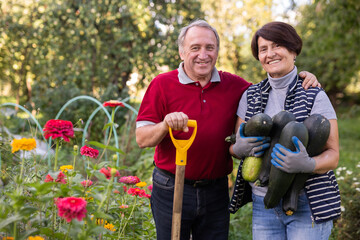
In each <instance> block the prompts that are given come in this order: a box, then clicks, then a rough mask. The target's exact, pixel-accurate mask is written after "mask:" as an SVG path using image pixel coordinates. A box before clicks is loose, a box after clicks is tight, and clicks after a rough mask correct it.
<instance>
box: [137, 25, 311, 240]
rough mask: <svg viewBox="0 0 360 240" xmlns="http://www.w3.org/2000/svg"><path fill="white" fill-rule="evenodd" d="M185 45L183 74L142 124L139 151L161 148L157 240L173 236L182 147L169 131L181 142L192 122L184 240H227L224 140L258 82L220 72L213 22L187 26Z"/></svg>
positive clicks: (228, 164)
mask: <svg viewBox="0 0 360 240" xmlns="http://www.w3.org/2000/svg"><path fill="white" fill-rule="evenodd" d="M178 45H179V54H180V57H181V60H182V62H181V63H180V65H179V68H178V69H176V70H173V71H170V72H167V73H163V74H160V75H158V76H157V77H155V78H154V79H153V81H152V82H151V83H150V85H149V87H148V89H147V91H146V94H145V96H144V99H143V101H142V103H141V106H140V110H139V114H138V118H137V128H136V141H137V143H138V145H139V146H140V147H141V148H143V147H155V146H156V149H155V155H154V163H155V165H156V166H155V168H154V172H153V191H152V196H151V207H152V212H153V216H154V220H155V224H156V232H157V239H164V240H165V239H166V240H167V239H170V236H171V222H172V206H173V194H174V182H175V179H174V175H175V169H176V165H175V155H176V149H175V147H174V145H173V143H172V141H171V138H170V136H169V127H171V128H172V130H174V137H175V138H176V139H188V138H189V137H190V135H191V132H192V131H191V129H189V128H188V127H187V121H188V119H194V120H196V121H197V135H196V137H195V140H194V142H193V144H192V146H191V147H190V149H189V150H188V152H187V165H186V171H185V184H184V195H183V207H182V221H181V239H190V235H192V239H194V240H196V239H206V240H210V239H216V240H221V239H224V240H225V239H228V231H229V210H228V204H229V192H228V179H227V175H228V174H229V173H231V171H232V169H233V162H232V158H231V155H230V154H229V146H230V145H229V143H226V142H225V140H224V139H225V138H226V136H228V135H230V134H231V133H232V132H233V131H234V127H235V123H236V111H237V106H238V103H239V100H240V98H241V96H242V94H243V92H244V91H245V90H246V89H247V88H248V87H249V86H250V85H251V84H250V83H248V82H246V81H245V80H244V79H242V78H241V77H239V76H236V75H234V74H231V73H228V72H223V71H218V70H217V69H216V68H215V64H216V61H217V57H218V51H219V35H218V33H217V31H216V30H215V29H214V28H213V27H212V26H210V25H209V24H208V23H207V22H206V21H203V20H196V21H194V22H192V23H191V24H189V25H188V26H186V27H184V28H183V29H182V30H181V32H180V34H179V37H178ZM307 75H308V76H309V78H310V84H311V83H313V82H314V85H316V84H317V80H316V78H315V77H314V76H313V75H311V74H309V73H308V74H307ZM259 144H260V147H261V144H265V143H259ZM258 147H259V146H258ZM264 147H265V146H264Z"/></svg>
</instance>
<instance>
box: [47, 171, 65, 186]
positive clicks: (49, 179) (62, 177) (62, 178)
mask: <svg viewBox="0 0 360 240" xmlns="http://www.w3.org/2000/svg"><path fill="white" fill-rule="evenodd" d="M44 182H54V179H53V178H52V177H51V176H50V174H48V175H46V177H45V180H44ZM55 182H58V183H61V184H66V176H65V174H64V173H63V172H59V174H58V176H57V178H56V180H55Z"/></svg>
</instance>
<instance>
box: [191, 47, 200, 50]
mask: <svg viewBox="0 0 360 240" xmlns="http://www.w3.org/2000/svg"><path fill="white" fill-rule="evenodd" d="M191 50H192V51H197V50H199V47H192V48H191Z"/></svg>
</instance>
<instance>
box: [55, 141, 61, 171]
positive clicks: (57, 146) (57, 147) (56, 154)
mask: <svg viewBox="0 0 360 240" xmlns="http://www.w3.org/2000/svg"><path fill="white" fill-rule="evenodd" d="M59 143H60V139H59V138H57V139H56V149H55V163H54V172H56V170H57V161H58V153H59Z"/></svg>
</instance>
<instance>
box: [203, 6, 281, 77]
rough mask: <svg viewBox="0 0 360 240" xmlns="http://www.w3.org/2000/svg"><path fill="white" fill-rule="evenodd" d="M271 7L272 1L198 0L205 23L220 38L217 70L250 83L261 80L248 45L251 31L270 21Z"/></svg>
mask: <svg viewBox="0 0 360 240" xmlns="http://www.w3.org/2000/svg"><path fill="white" fill-rule="evenodd" d="M273 7H274V4H273V1H272V0H251V1H227V0H202V9H203V11H204V13H205V14H206V20H207V21H208V22H209V23H210V24H211V25H213V26H214V27H215V28H216V29H217V31H218V33H219V35H220V52H219V59H218V63H217V66H218V67H219V68H220V69H222V70H226V71H229V72H232V73H235V74H237V75H240V76H242V77H244V78H245V79H246V80H248V81H252V82H254V83H255V82H259V81H261V80H262V79H263V78H264V76H265V75H264V71H263V70H262V68H261V65H260V64H259V63H258V61H256V60H255V59H254V57H253V56H252V55H251V48H250V42H251V37H252V36H253V34H254V33H255V31H256V30H257V29H258V28H260V27H261V26H262V25H264V24H265V23H267V22H269V21H271V20H272V19H273V18H274V16H273V15H272V9H273ZM259 16H261V17H259Z"/></svg>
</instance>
